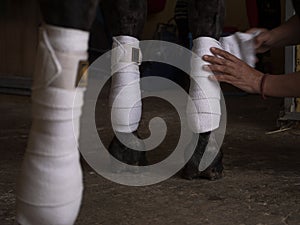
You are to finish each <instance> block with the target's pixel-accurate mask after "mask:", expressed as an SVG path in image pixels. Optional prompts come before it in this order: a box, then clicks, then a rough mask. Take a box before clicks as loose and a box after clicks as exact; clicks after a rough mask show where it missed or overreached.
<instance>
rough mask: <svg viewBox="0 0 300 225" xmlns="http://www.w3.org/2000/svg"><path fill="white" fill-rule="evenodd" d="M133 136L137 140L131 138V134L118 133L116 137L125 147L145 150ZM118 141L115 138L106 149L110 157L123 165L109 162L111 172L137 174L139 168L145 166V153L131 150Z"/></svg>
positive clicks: (140, 141) (135, 134) (141, 142)
mask: <svg viewBox="0 0 300 225" xmlns="http://www.w3.org/2000/svg"><path fill="white" fill-rule="evenodd" d="M133 134H134V136H136V137H137V138H138V139H135V138H132V136H131V133H118V137H119V138H120V140H121V141H122V142H123V141H124V142H125V143H126V145H127V146H132V147H133V148H134V149H140V150H145V145H144V142H143V141H142V140H141V139H140V138H139V136H138V134H137V133H136V132H134V133H133ZM120 140H119V139H118V138H117V137H116V136H115V137H114V138H113V140H112V142H111V143H110V145H109V148H108V152H109V153H110V156H111V157H113V158H114V159H116V160H118V161H120V162H122V163H123V164H120V163H117V162H116V161H115V160H111V168H112V172H114V173H123V172H130V173H139V172H140V168H139V166H145V165H147V159H146V152H145V151H137V150H133V149H131V148H129V147H127V146H125V145H124V144H123V143H122V142H121V141H120ZM133 166H134V167H133Z"/></svg>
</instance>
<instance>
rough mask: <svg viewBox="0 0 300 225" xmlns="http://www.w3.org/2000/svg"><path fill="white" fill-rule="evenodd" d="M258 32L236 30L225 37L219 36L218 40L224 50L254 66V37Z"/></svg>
mask: <svg viewBox="0 0 300 225" xmlns="http://www.w3.org/2000/svg"><path fill="white" fill-rule="evenodd" d="M257 35H258V34H248V33H241V32H236V33H235V34H233V35H230V36H227V37H221V38H220V42H221V45H222V47H223V49H224V50H225V51H228V52H230V53H231V54H233V55H234V56H236V57H238V58H239V59H241V60H243V61H244V62H245V63H247V64H248V65H249V66H252V67H254V66H255V62H256V57H255V43H254V38H255V36H257Z"/></svg>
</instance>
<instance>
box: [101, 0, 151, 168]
mask: <svg viewBox="0 0 300 225" xmlns="http://www.w3.org/2000/svg"><path fill="white" fill-rule="evenodd" d="M103 11H104V17H105V20H106V21H107V22H106V23H107V27H108V29H109V31H110V33H111V35H112V36H113V48H117V49H118V50H116V51H115V53H114V50H113V53H112V65H111V66H112V82H111V90H110V107H111V110H112V124H113V127H114V132H115V133H116V134H117V135H116V136H115V137H114V138H113V140H112V142H111V144H110V146H109V153H110V154H111V155H112V156H113V157H114V158H115V159H117V160H119V161H121V162H123V163H125V164H124V166H117V165H116V164H114V163H113V160H112V167H113V170H114V172H124V171H127V170H128V168H129V167H128V168H127V166H126V164H129V165H135V166H141V165H146V163H147V160H146V156H145V152H142V151H136V150H134V149H141V150H143V149H144V148H145V147H144V144H143V142H142V141H141V140H137V139H135V138H132V136H131V134H133V135H134V136H135V137H138V134H137V129H138V126H139V122H140V119H141V113H142V101H141V91H140V83H139V81H140V72H139V62H138V61H139V59H140V56H141V55H140V50H139V36H140V35H141V33H142V31H143V27H144V23H145V21H146V16H147V1H146V0H115V1H111V0H104V2H103ZM133 55H135V58H134V57H133ZM116 102H117V103H116ZM119 139H120V140H123V141H126V142H127V144H126V145H124V144H123V143H122V142H121V141H120V140H119ZM129 146H133V148H131V147H129ZM131 172H138V167H136V169H134V170H133V171H132V170H131Z"/></svg>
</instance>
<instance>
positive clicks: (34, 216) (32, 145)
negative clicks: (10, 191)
mask: <svg viewBox="0 0 300 225" xmlns="http://www.w3.org/2000/svg"><path fill="white" fill-rule="evenodd" d="M88 35H89V34H88V32H83V31H77V30H73V29H66V28H59V27H53V26H45V28H43V29H42V30H41V36H40V37H41V39H40V43H39V49H38V57H37V59H36V71H35V82H34V87H33V92H32V117H33V123H32V127H31V131H30V136H29V141H28V145H27V149H26V152H25V157H24V161H23V164H22V168H21V174H20V178H19V182H18V188H17V221H18V223H19V224H21V225H35V224H39V225H50V224H57V225H71V224H73V223H74V222H75V220H76V217H77V214H78V212H79V208H80V204H81V196H82V190H83V185H82V172H81V166H80V162H79V152H78V148H77V138H78V135H79V132H78V130H79V127H78V124H79V122H78V121H79V118H80V115H81V106H82V104H83V91H84V89H83V88H81V89H77V90H75V89H74V83H75V79H76V75H77V67H78V62H79V61H80V60H86V58H87V53H86V51H87V41H88ZM57 78H59V80H60V81H61V82H62V83H61V85H62V86H64V85H67V86H71V85H69V84H67V83H66V84H64V82H74V83H72V86H73V89H70V90H68V89H67V90H65V89H62V88H57V87H53V86H52V84H53V82H55V80H56V79H57ZM60 78H62V79H60ZM65 78H66V79H65ZM75 95H77V96H78V97H76V98H75ZM73 122H74V125H73Z"/></svg>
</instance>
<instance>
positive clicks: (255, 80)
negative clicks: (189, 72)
mask: <svg viewBox="0 0 300 225" xmlns="http://www.w3.org/2000/svg"><path fill="white" fill-rule="evenodd" d="M210 50H211V52H212V53H213V54H214V56H209V55H205V56H203V60H205V61H207V62H209V63H211V65H207V66H205V67H204V69H205V70H208V71H212V72H214V74H215V75H212V76H210V79H213V80H217V81H220V82H226V83H229V84H232V85H234V86H236V87H238V88H240V89H242V90H244V91H246V92H249V93H260V85H261V80H262V77H263V76H264V74H263V73H261V72H259V71H257V70H255V69H254V68H252V67H250V66H249V65H248V64H246V63H245V62H243V61H242V60H240V59H238V58H237V57H235V56H234V55H232V54H230V53H229V52H226V51H224V50H221V49H218V48H211V49H210Z"/></svg>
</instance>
